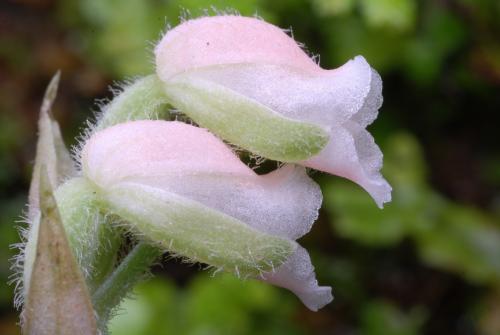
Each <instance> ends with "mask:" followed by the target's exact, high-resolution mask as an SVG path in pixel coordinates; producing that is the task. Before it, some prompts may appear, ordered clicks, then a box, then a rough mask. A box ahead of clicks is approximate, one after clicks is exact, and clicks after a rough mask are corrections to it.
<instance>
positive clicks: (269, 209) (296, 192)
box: [134, 165, 322, 240]
mask: <svg viewBox="0 0 500 335" xmlns="http://www.w3.org/2000/svg"><path fill="white" fill-rule="evenodd" d="M134 181H135V182H139V183H141V184H145V185H150V186H154V187H160V188H162V189H164V190H167V191H169V192H172V193H176V194H178V195H181V196H184V197H186V198H189V199H192V200H196V201H198V202H200V203H202V204H204V205H206V206H208V207H210V208H213V209H216V210H219V211H221V212H223V213H225V214H228V215H230V216H232V217H234V218H237V219H239V220H240V221H242V222H245V223H247V224H248V225H250V226H251V227H253V228H255V229H257V230H259V231H262V232H265V233H268V234H271V235H276V236H280V237H287V238H289V239H293V240H295V239H298V238H299V237H301V236H303V235H305V234H306V233H307V232H309V231H310V229H311V227H312V224H313V223H314V221H315V220H316V219H317V217H318V210H319V208H320V207H321V202H322V194H321V190H320V189H319V187H318V185H317V184H316V183H315V182H314V181H313V180H312V179H311V178H309V177H308V176H307V174H306V171H305V169H304V168H303V167H298V166H293V165H285V166H284V167H282V168H280V169H278V170H275V171H273V172H271V173H269V174H267V175H264V176H257V175H254V176H253V177H243V176H234V175H233V176H231V175H217V174H214V175H210V174H203V175H201V174H198V175H184V176H178V177H170V176H165V177H160V178H159V177H157V176H156V177H154V178H150V177H141V178H135V179H134Z"/></svg>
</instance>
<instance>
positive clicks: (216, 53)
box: [155, 16, 319, 81]
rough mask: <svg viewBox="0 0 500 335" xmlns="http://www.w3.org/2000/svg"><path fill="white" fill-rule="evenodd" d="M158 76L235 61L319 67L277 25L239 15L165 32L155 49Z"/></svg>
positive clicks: (198, 21) (206, 19) (191, 22)
mask: <svg viewBox="0 0 500 335" xmlns="http://www.w3.org/2000/svg"><path fill="white" fill-rule="evenodd" d="M155 54H156V65H157V72H158V76H159V77H160V78H161V79H162V80H165V81H166V80H168V79H169V78H170V77H171V76H173V75H175V74H177V73H181V72H184V71H186V70H190V69H195V68H200V67H206V66H212V65H219V64H239V63H266V64H280V65H288V66H292V67H297V68H302V69H307V70H309V71H312V72H314V71H317V70H319V67H318V66H317V65H316V63H314V62H313V61H312V60H311V59H310V58H309V56H308V55H307V54H306V53H305V52H304V51H303V50H302V49H301V48H300V47H299V46H298V45H297V43H296V42H295V41H294V40H293V39H292V38H291V37H290V36H288V35H287V34H286V33H285V32H284V31H283V30H281V29H280V28H278V27H276V26H274V25H272V24H269V23H266V22H264V21H262V20H259V19H256V18H251V17H243V16H212V17H202V18H199V19H195V20H189V21H186V22H184V23H182V24H181V25H179V26H177V27H175V28H174V29H172V30H170V31H168V32H167V33H166V34H165V36H164V37H163V38H162V40H161V41H160V43H159V44H158V45H157V47H156V49H155Z"/></svg>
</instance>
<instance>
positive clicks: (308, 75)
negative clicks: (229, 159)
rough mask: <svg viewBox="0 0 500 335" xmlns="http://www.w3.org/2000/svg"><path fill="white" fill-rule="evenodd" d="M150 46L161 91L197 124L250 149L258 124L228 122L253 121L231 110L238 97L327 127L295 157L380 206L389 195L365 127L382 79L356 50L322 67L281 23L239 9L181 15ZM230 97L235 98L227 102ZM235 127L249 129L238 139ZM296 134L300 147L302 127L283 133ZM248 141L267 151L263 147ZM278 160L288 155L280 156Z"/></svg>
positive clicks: (374, 109)
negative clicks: (316, 147)
mask: <svg viewBox="0 0 500 335" xmlns="http://www.w3.org/2000/svg"><path fill="white" fill-rule="evenodd" d="M155 53H156V70H157V74H158V76H159V77H160V79H161V80H162V81H163V82H164V84H165V92H166V93H167V96H169V97H170V98H171V99H172V103H173V105H174V106H176V104H178V106H176V107H178V108H179V109H181V111H183V112H184V113H186V114H187V115H189V116H190V117H191V118H193V119H194V120H195V121H196V122H198V123H199V124H200V125H202V126H204V127H207V128H209V129H210V130H211V131H213V132H214V133H216V134H218V135H219V136H221V137H223V138H224V139H226V140H228V141H230V142H233V143H235V144H237V145H240V146H242V147H244V148H245V147H246V148H247V149H249V148H251V147H252V145H253V144H254V143H253V139H252V136H251V132H252V131H256V130H257V129H251V126H249V128H248V129H242V130H241V129H240V128H238V131H236V132H232V131H231V130H232V129H231V127H232V125H234V124H239V123H242V122H243V123H245V122H248V123H249V124H252V122H249V121H248V120H250V119H251V117H252V115H246V116H245V115H239V114H238V111H237V110H236V111H235V109H239V108H240V107H241V104H242V101H243V100H245V101H247V102H248V103H249V104H250V103H252V104H254V106H258V107H259V108H262V107H264V108H265V111H266V113H268V115H269V116H281V117H284V119H283V120H285V119H288V120H295V121H301V122H304V123H312V124H315V125H318V126H321V127H322V128H323V129H325V130H326V132H327V133H328V141H327V144H326V145H324V146H323V147H321V148H322V149H321V148H320V149H321V151H319V153H318V154H315V155H311V157H307V158H306V159H304V160H302V161H300V162H296V161H295V162H296V163H299V164H301V165H304V166H307V167H311V168H314V169H317V170H321V171H325V172H328V173H331V174H335V175H339V176H342V177H345V178H348V179H351V180H353V181H354V182H356V183H358V184H359V185H361V186H362V187H363V188H364V189H365V190H366V191H368V192H369V193H370V195H371V196H372V197H373V198H374V199H375V201H376V202H377V204H378V205H379V206H380V207H381V206H382V205H383V203H384V202H387V201H390V199H391V187H390V185H389V184H388V183H387V181H386V180H385V179H384V178H383V177H382V175H381V173H380V169H381V167H382V153H381V151H380V150H379V148H378V146H377V145H376V144H375V142H374V139H373V137H372V136H371V135H370V134H369V133H368V131H367V130H366V129H365V128H366V127H367V126H368V125H369V124H371V123H372V122H373V121H374V120H375V119H376V117H377V114H378V109H379V108H380V106H381V104H382V95H381V91H382V82H381V79H380V76H379V75H378V74H377V72H376V71H375V70H374V69H372V68H371V67H370V65H369V64H368V63H367V62H366V60H365V59H364V58H363V57H361V56H357V57H355V58H354V59H352V60H350V61H348V62H347V63H346V64H344V65H343V66H341V67H339V68H337V69H334V70H324V69H322V68H320V67H319V66H318V64H316V62H315V61H313V60H312V59H311V58H310V57H309V56H308V55H307V54H306V53H305V52H304V51H303V50H302V49H301V48H300V46H299V45H298V44H297V43H296V42H295V41H294V40H293V39H292V38H291V37H289V36H288V35H287V34H286V33H285V32H283V31H282V30H281V29H280V28H278V27H276V26H273V25H271V24H268V23H266V22H264V21H262V20H260V19H256V18H249V17H241V16H215V17H203V18H199V19H194V20H189V21H186V22H184V23H182V24H181V25H179V26H177V27H175V28H174V29H172V30H170V31H168V32H167V33H166V34H165V36H164V37H163V38H162V40H161V41H160V43H159V44H158V45H157V46H156V49H155ZM200 88H201V89H202V90H205V91H207V92H206V94H204V99H205V100H204V101H203V103H204V104H205V106H206V108H208V106H209V105H210V104H212V105H213V106H217V107H216V108H215V112H214V109H212V110H211V111H212V114H211V115H204V114H203V112H204V111H203V104H200V103H199V101H200V99H201V98H200ZM221 92H223V93H221ZM207 97H208V98H207ZM210 99H211V100H210ZM224 99H227V101H228V102H227V103H226V104H224V103H223V102H224ZM236 100H237V101H238V105H232V103H233V102H234V101H236ZM197 104H198V105H197ZM229 112H230V113H231V114H229ZM247 114H251V113H247ZM258 117H259V118H262V114H259V116H258ZM252 121H255V120H252ZM257 121H258V120H257ZM262 122H266V121H265V120H264V119H263V121H262ZM261 124H262V123H261ZM239 132H241V133H245V136H246V135H248V134H250V135H249V136H246V137H245V138H243V136H242V137H241V138H239V137H238V135H239ZM247 133H248V134H247ZM277 134H278V132H276V134H275V133H273V131H272V130H271V131H269V133H268V134H265V136H269V141H268V142H269V143H271V144H272V142H273V136H274V139H276V136H280V135H277ZM296 135H297V138H296V139H295V141H294V145H295V146H296V147H300V144H301V141H302V142H304V149H303V150H304V152H305V153H306V154H307V152H308V151H307V150H308V148H310V147H311V146H310V145H309V143H307V138H306V137H304V136H303V134H302V133H296V134H289V135H288V136H290V137H293V136H296ZM256 136H257V135H256ZM258 136H260V135H258ZM265 136H264V137H265ZM257 140H259V139H257ZM268 142H266V143H268ZM266 145H267V144H266ZM255 148H258V151H259V152H257V153H258V154H261V155H263V156H266V148H265V146H264V147H263V148H260V147H257V146H255ZM254 151H255V150H254ZM283 151H284V150H283ZM273 152H276V150H275V151H273ZM278 152H279V150H278ZM268 158H275V157H268ZM280 160H283V161H293V159H290V160H287V159H286V156H285V157H284V158H281V159H280Z"/></svg>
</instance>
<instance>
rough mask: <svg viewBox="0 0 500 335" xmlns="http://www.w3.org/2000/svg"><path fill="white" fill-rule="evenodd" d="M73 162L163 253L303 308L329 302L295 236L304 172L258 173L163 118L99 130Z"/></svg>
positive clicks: (307, 219)
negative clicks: (261, 284)
mask: <svg viewBox="0 0 500 335" xmlns="http://www.w3.org/2000/svg"><path fill="white" fill-rule="evenodd" d="M81 162H82V170H83V175H84V177H85V178H87V179H88V180H90V181H91V183H93V184H94V185H95V188H96V192H97V194H98V195H97V196H98V197H99V198H100V199H101V201H102V203H103V205H102V207H103V208H105V210H106V211H107V212H109V213H112V214H115V215H118V216H120V217H122V218H123V219H124V220H126V221H128V222H129V226H130V229H131V230H132V231H134V232H136V233H138V234H140V235H143V236H144V237H145V238H146V239H147V240H149V241H151V242H154V243H155V244H157V245H159V246H160V247H162V248H163V249H166V250H168V251H169V252H171V253H173V254H176V255H179V256H181V257H184V258H187V259H188V260H190V261H198V262H202V263H205V264H208V265H209V266H211V267H213V268H215V271H218V270H225V271H231V272H234V273H235V274H237V275H239V276H242V277H249V276H250V277H256V278H259V279H262V280H264V281H268V282H270V283H273V284H275V285H278V286H282V287H285V288H287V289H290V290H291V291H293V292H294V293H295V294H296V295H297V296H298V297H299V298H300V299H301V300H302V301H303V302H304V304H305V305H306V306H307V307H309V308H310V309H311V310H317V309H318V308H321V307H323V306H324V305H325V304H327V303H329V302H330V301H331V300H332V295H331V288H330V287H319V286H318V284H317V281H316V278H315V274H314V268H313V266H312V264H311V260H310V258H309V255H308V253H307V251H306V250H305V249H304V248H302V247H301V246H299V245H298V244H297V243H296V242H295V240H296V239H298V238H299V237H301V236H303V235H304V234H306V233H307V232H308V231H309V230H310V229H311V226H312V224H313V222H314V221H315V220H316V218H317V214H318V209H319V207H320V206H321V201H322V195H321V191H320V189H319V187H318V185H316V184H315V183H314V182H313V181H312V180H311V179H310V178H309V177H308V176H307V174H306V172H305V169H304V168H302V167H298V166H293V165H285V166H284V167H282V168H280V169H278V170H276V171H273V172H271V173H269V174H267V175H263V176H259V175H257V174H256V173H255V172H254V171H253V170H252V169H250V168H249V167H248V166H246V165H245V164H244V163H242V162H241V161H240V160H239V158H238V157H237V156H236V155H235V154H234V153H233V152H232V151H231V149H230V148H229V147H227V146H226V145H225V144H224V143H223V142H222V141H220V140H219V139H218V138H216V137H215V136H214V135H212V134H211V133H209V132H208V131H206V130H205V129H201V128H197V127H194V126H191V125H187V124H185V123H181V122H168V121H132V122H127V123H122V124H119V125H116V126H113V127H109V128H107V129H105V130H102V131H99V132H97V133H95V134H94V135H93V136H92V137H91V138H90V139H89V140H88V141H87V143H86V145H85V147H84V148H83V151H82V154H81Z"/></svg>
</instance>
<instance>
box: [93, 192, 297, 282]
mask: <svg viewBox="0 0 500 335" xmlns="http://www.w3.org/2000/svg"><path fill="white" fill-rule="evenodd" d="M100 195H101V197H102V201H103V206H104V207H106V208H107V209H108V211H110V212H111V213H114V214H116V215H118V216H120V217H121V218H123V219H124V220H126V221H127V222H129V223H130V227H131V229H132V230H133V231H135V232H136V233H138V234H139V235H143V236H144V237H145V238H146V239H147V240H149V241H152V242H154V243H156V244H158V245H160V246H161V247H162V248H164V249H166V250H167V251H169V252H171V253H173V254H175V255H178V256H181V257H184V258H186V259H188V260H190V261H193V262H200V263H205V264H208V265H209V266H211V267H213V268H215V269H216V270H224V271H228V272H233V273H235V274H236V275H238V276H242V277H248V276H252V277H255V276H259V275H261V274H262V273H264V272H269V271H274V270H275V269H276V268H277V267H279V266H280V265H281V264H283V263H284V262H285V261H286V259H287V258H288V257H289V256H290V255H291V254H292V253H293V252H294V251H295V249H296V247H297V244H296V243H295V241H291V240H288V239H285V238H281V237H277V236H273V235H269V234H265V233H263V232H260V231H257V230H255V229H253V228H251V227H250V226H248V225H247V224H245V223H243V222H241V221H239V220H237V219H235V218H233V217H231V216H228V215H226V214H224V213H222V212H219V211H216V210H214V209H212V208H209V207H207V206H205V205H202V204H201V203H199V202H196V201H192V200H190V199H187V198H184V197H181V196H178V195H176V194H173V193H170V192H167V191H164V190H160V189H157V188H153V187H149V186H144V185H141V184H135V183H120V184H117V185H115V186H112V187H110V188H108V189H105V190H101V192H100ZM138 204H140V205H138Z"/></svg>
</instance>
